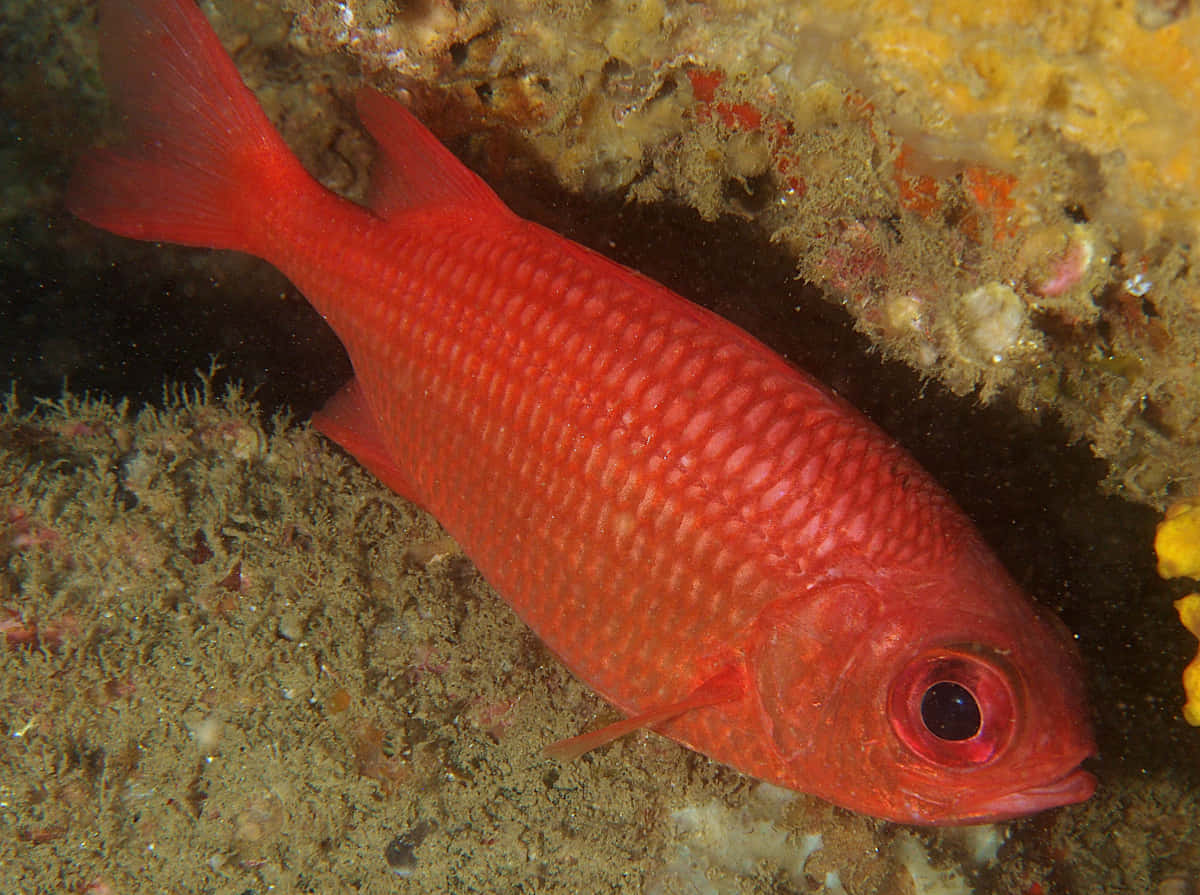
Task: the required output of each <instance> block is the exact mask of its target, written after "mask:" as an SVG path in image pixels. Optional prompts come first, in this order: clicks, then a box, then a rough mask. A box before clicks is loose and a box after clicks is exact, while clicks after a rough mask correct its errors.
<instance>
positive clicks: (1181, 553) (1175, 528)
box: [1154, 498, 1200, 578]
mask: <svg viewBox="0 0 1200 895" xmlns="http://www.w3.org/2000/svg"><path fill="white" fill-rule="evenodd" d="M1154 552H1155V553H1157V554H1158V574H1160V575H1162V576H1163V577H1164V578H1200V498H1192V499H1190V500H1181V501H1180V502H1179V503H1176V504H1173V505H1172V506H1171V507H1169V508H1168V509H1167V513H1166V515H1165V516H1164V517H1163V521H1162V522H1160V523H1158V531H1157V533H1156V534H1155V536H1154Z"/></svg>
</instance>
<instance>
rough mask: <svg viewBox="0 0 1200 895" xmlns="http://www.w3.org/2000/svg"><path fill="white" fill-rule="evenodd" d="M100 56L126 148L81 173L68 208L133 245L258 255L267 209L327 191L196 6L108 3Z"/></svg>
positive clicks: (93, 159)
mask: <svg viewBox="0 0 1200 895" xmlns="http://www.w3.org/2000/svg"><path fill="white" fill-rule="evenodd" d="M100 58H101V64H102V66H103V69H104V74H105V79H106V82H107V84H108V87H109V91H110V93H111V96H112V99H113V103H114V105H115V106H116V108H117V109H118V110H119V111H120V112H121V113H122V115H123V116H124V119H125V128H126V134H127V141H126V142H125V143H124V144H122V145H120V146H116V147H113V148H108V149H100V150H94V151H92V152H91V153H89V154H88V155H87V156H86V157H85V158H84V159H83V160H82V162H81V163H80V164H79V165H78V167H77V168H76V171H75V175H74V178H73V179H72V182H71V185H70V187H69V191H68V202H67V204H68V206H69V207H70V209H71V211H73V212H74V213H75V214H77V215H78V216H79V217H81V218H83V219H84V220H86V221H88V222H90V223H92V224H95V225H96V226H98V227H103V228H104V229H106V230H111V231H113V232H114V233H119V234H121V235H123V236H131V237H134V238H137V239H150V240H161V241H164V242H177V243H182V244H185V245H194V246H208V247H212V248H227V249H240V250H242V251H246V252H251V253H253V254H257V255H263V254H264V250H265V248H266V243H265V240H264V236H265V235H266V234H267V232H268V229H267V228H269V227H270V226H271V220H270V217H271V211H272V209H273V208H278V207H282V205H283V201H282V199H283V198H284V197H287V196H289V195H295V194H296V193H297V192H298V191H301V192H303V191H311V190H320V189H321V187H320V186H319V185H318V184H317V183H316V182H315V181H314V180H313V179H312V178H311V177H310V176H309V175H308V174H307V172H305V171H304V169H303V168H302V167H301V165H300V163H299V161H298V160H297V159H296V158H295V156H294V155H293V154H292V152H291V150H289V149H288V148H287V146H286V144H284V142H283V140H282V139H281V138H280V136H279V134H278V133H277V132H276V131H275V128H274V127H273V126H272V125H271V122H270V121H269V120H268V119H267V117H266V115H265V114H264V113H263V110H262V108H261V107H260V106H259V104H258V101H257V100H256V99H255V98H254V95H253V94H252V93H251V92H250V91H249V90H248V89H247V88H246V85H245V84H243V83H242V80H241V77H240V76H239V75H238V72H237V69H236V68H235V67H234V65H233V61H232V60H231V59H230V58H229V56H228V54H227V53H226V52H225V49H224V48H223V47H222V46H221V43H220V41H218V40H217V36H216V34H215V33H213V30H212V28H211V27H210V26H209V24H208V22H207V21H206V20H205V18H204V16H203V14H202V13H201V12H200V9H199V8H198V7H197V6H196V4H195V2H194V0H101V3H100Z"/></svg>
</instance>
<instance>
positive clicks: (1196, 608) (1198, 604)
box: [1175, 594, 1200, 727]
mask: <svg viewBox="0 0 1200 895" xmlns="http://www.w3.org/2000/svg"><path fill="white" fill-rule="evenodd" d="M1175 609H1176V611H1177V612H1178V613H1179V620H1180V621H1181V622H1183V626H1184V627H1185V628H1187V629H1188V630H1189V631H1191V632H1192V633H1193V634H1195V635H1196V636H1197V637H1200V594H1188V595H1187V596H1186V597H1184V598H1183V599H1182V600H1176V601H1175ZM1183 691H1184V693H1186V694H1187V703H1186V704H1185V705H1184V707H1183V718H1184V720H1185V721H1187V723H1188V724H1190V725H1192V726H1193V727H1200V652H1197V653H1196V658H1194V659H1193V660H1192V664H1190V665H1189V666H1188V667H1187V668H1185V669H1184V670H1183Z"/></svg>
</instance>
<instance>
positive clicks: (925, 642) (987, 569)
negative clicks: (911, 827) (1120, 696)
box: [748, 551, 1096, 825]
mask: <svg viewBox="0 0 1200 895" xmlns="http://www.w3.org/2000/svg"><path fill="white" fill-rule="evenodd" d="M975 554H978V555H975ZM764 621H765V622H766V626H765V627H764V628H761V629H760V634H761V635H762V636H761V637H760V638H759V639H758V640H757V642H756V645H755V648H754V649H753V650H752V652H751V653H750V655H749V656H748V658H749V663H750V667H751V674H752V675H753V677H754V680H755V683H756V690H757V696H758V699H759V706H760V710H761V712H762V720H763V723H764V725H765V726H766V728H767V736H768V737H769V738H770V740H771V741H772V745H773V748H774V750H775V757H776V759H777V762H778V766H779V767H781V768H783V770H782V771H781V773H780V774H779V777H780V779H779V781H778V782H781V783H783V784H784V785H788V786H791V787H793V788H795V789H799V790H802V791H805V792H811V793H814V794H816V795H819V796H822V797H824V798H826V799H828V800H829V801H832V802H834V803H836V804H839V805H842V806H843V807H846V808H849V809H851V810H854V811H858V812H861V813H864V814H870V815H874V816H877V817H883V818H887V819H889V820H895V821H898V822H901V823H910V824H925V825H952V824H977V823H986V822H992V821H999V820H1006V819H1009V818H1014V817H1022V816H1025V815H1029V814H1034V813H1037V812H1039V811H1042V810H1045V809H1048V808H1053V807H1057V806H1060V805H1067V804H1071V803H1074V802H1079V801H1082V800H1084V799H1086V798H1088V797H1089V796H1090V795H1091V794H1092V792H1093V791H1094V789H1095V786H1096V781H1095V778H1094V777H1093V776H1092V775H1091V774H1089V773H1088V772H1087V771H1084V770H1082V769H1081V768H1080V764H1081V762H1082V761H1083V760H1084V759H1085V758H1087V757H1089V756H1091V755H1093V754H1094V753H1095V751H1096V750H1095V744H1094V741H1093V737H1092V731H1091V725H1090V720H1089V716H1088V710H1087V704H1086V697H1085V689H1084V683H1083V670H1082V662H1081V659H1080V656H1079V654H1078V651H1077V649H1076V648H1075V644H1074V641H1073V639H1072V637H1071V635H1070V633H1069V632H1068V631H1067V630H1066V628H1065V627H1064V626H1063V625H1062V624H1061V623H1060V622H1058V620H1057V619H1055V618H1054V617H1053V616H1052V615H1051V614H1050V613H1048V612H1045V611H1042V610H1039V609H1038V608H1037V607H1036V606H1035V605H1034V604H1033V603H1031V602H1030V601H1029V600H1028V599H1027V598H1026V597H1025V596H1024V595H1023V594H1022V593H1021V592H1020V590H1019V588H1018V587H1017V585H1016V584H1015V583H1014V582H1013V581H1012V580H1011V578H1009V576H1008V575H1007V573H1006V572H1005V571H1004V570H1003V568H1001V567H1000V566H999V563H998V562H997V561H995V560H994V559H992V558H991V557H990V555H988V554H984V553H982V552H980V551H972V555H968V556H965V557H963V559H962V561H961V562H958V563H956V564H955V566H954V568H953V569H952V571H951V573H949V574H944V575H933V576H931V575H929V574H927V573H926V572H922V573H920V574H915V573H908V572H904V573H899V574H897V573H895V572H894V570H893V572H891V573H889V574H887V575H883V576H875V578H874V580H872V579H870V578H855V579H842V580H838V581H833V582H829V583H826V584H824V585H821V586H818V587H817V588H814V589H812V590H809V591H807V592H806V593H805V594H804V595H803V597H801V598H797V599H795V600H792V601H784V602H782V603H781V604H780V605H777V606H776V607H774V608H773V611H772V613H771V614H770V616H769V617H768V618H765V619H764Z"/></svg>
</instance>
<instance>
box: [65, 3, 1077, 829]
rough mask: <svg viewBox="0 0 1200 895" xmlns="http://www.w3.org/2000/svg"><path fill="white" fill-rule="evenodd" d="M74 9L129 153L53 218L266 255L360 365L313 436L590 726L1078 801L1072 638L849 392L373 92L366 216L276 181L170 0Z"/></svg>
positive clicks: (723, 753) (851, 776)
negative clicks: (495, 600)
mask: <svg viewBox="0 0 1200 895" xmlns="http://www.w3.org/2000/svg"><path fill="white" fill-rule="evenodd" d="M100 26H101V47H102V60H103V63H104V67H105V70H106V75H107V78H108V81H109V84H110V87H111V89H112V91H113V95H114V100H115V102H116V104H117V105H118V107H119V108H120V110H121V111H122V112H123V113H124V114H125V116H126V122H127V128H128V137H129V142H128V143H127V144H125V145H123V146H121V147H117V148H115V149H107V150H99V151H96V152H94V153H93V154H91V155H90V156H89V157H87V158H86V159H85V160H84V161H83V162H82V163H81V165H80V167H79V170H78V171H77V174H76V177H75V180H74V183H73V184H72V187H71V200H70V202H71V206H72V208H73V210H74V211H75V212H76V213H77V214H78V215H80V216H81V217H82V218H84V219H85V220H88V221H91V222H93V223H95V224H97V225H98V226H101V227H105V228H107V229H109V230H112V231H114V232H117V233H122V234H124V235H127V236H133V237H137V238H142V239H154V240H162V241H174V242H179V243H184V244H189V245H202V246H213V247H221V248H231V249H238V250H241V251H246V252H250V253H253V254H255V255H258V256H259V257H262V258H264V259H266V260H267V261H269V262H270V263H272V264H273V265H275V266H276V267H278V268H279V269H280V270H281V271H283V272H284V273H285V274H286V275H287V276H288V277H289V278H290V279H291V280H292V282H293V283H294V284H295V285H296V286H297V287H298V288H299V289H300V290H301V291H302V292H303V293H304V295H305V296H306V297H307V298H308V299H309V301H310V302H311V303H312V304H313V305H314V307H315V308H316V309H317V310H318V311H319V312H320V313H321V315H322V316H323V317H324V318H325V319H326V320H327V321H328V322H329V324H330V325H331V326H332V327H333V329H334V330H335V332H336V333H337V335H338V336H339V338H340V339H341V341H342V343H343V344H344V345H345V348H346V350H347V352H348V354H349V356H350V359H351V361H352V363H353V367H354V371H355V377H354V380H353V382H352V383H350V384H349V385H348V386H347V387H346V388H345V389H344V390H343V391H342V392H341V393H340V394H339V395H338V396H336V397H335V398H334V399H333V400H332V401H331V402H330V404H329V406H328V407H327V408H326V409H325V410H324V411H323V412H322V413H321V414H320V415H319V416H318V418H317V425H318V427H319V428H320V429H322V431H324V432H326V433H327V434H329V435H330V436H332V437H333V438H334V439H335V440H337V441H338V442H339V443H341V444H342V445H343V446H345V447H346V448H347V449H348V450H350V451H351V452H352V453H353V454H354V455H355V456H357V457H358V458H359V459H360V460H362V461H363V462H364V463H365V464H366V465H367V466H368V467H369V468H371V469H372V470H373V471H375V472H376V473H377V474H378V475H379V476H380V477H381V478H382V479H383V480H384V481H385V482H387V483H388V484H389V485H391V486H392V487H393V488H394V489H395V490H396V491H398V492H399V493H400V494H402V495H403V496H405V497H407V498H409V499H411V500H413V501H415V502H416V503H418V504H420V505H421V506H423V507H425V508H427V509H428V510H430V511H431V512H432V513H434V514H435V515H436V516H437V518H438V519H439V520H440V521H441V523H442V524H443V525H444V526H445V528H446V529H447V531H449V532H450V533H451V534H452V535H453V536H454V537H455V539H456V540H457V541H458V542H459V543H460V544H461V545H462V547H463V549H464V550H465V551H466V553H467V554H468V555H469V556H470V557H471V558H472V560H473V561H474V562H475V563H476V565H477V566H478V568H479V569H480V571H481V572H482V574H483V575H484V576H485V577H486V578H487V580H488V581H489V582H490V583H491V584H492V585H493V586H494V588H495V589H496V590H497V591H498V592H499V593H500V594H501V595H502V596H503V598H504V599H505V600H506V601H508V603H509V604H510V605H511V606H512V607H513V608H514V609H515V610H516V612H517V613H518V614H519V615H520V617H521V618H522V619H523V620H524V621H525V622H526V623H527V624H529V625H530V627H531V628H532V629H533V630H534V631H535V632H536V633H537V634H538V636H539V637H540V638H541V639H542V640H543V641H544V642H545V643H546V644H547V645H548V646H549V647H550V648H551V649H552V650H553V651H554V652H555V653H556V654H557V655H558V656H559V657H560V658H561V659H562V661H563V662H564V663H565V664H566V665H567V666H568V667H569V668H570V669H571V671H572V672H573V673H575V674H576V675H577V676H578V677H579V678H580V679H581V680H583V681H584V682H586V683H587V684H588V685H589V686H591V687H593V688H594V689H595V690H596V691H597V692H598V693H600V694H601V695H602V696H603V697H604V698H605V699H607V700H609V701H610V702H612V703H613V704H614V705H616V706H617V707H618V708H620V709H621V710H622V711H623V712H625V713H626V714H627V715H629V716H631V717H632V720H631V721H630V722H628V724H626V725H624V726H621V725H618V726H617V730H616V732H620V730H624V729H628V728H630V727H637V726H645V727H652V728H653V729H655V730H657V731H659V732H660V733H662V734H665V735H666V736H669V737H671V738H673V739H675V740H678V741H679V742H681V743H683V744H685V745H687V746H689V747H691V748H693V749H695V750H697V751H700V752H703V753H705V754H706V755H709V756H711V757H712V758H714V759H716V760H718V761H721V762H724V763H726V764H729V765H731V766H733V767H735V768H737V769H739V770H741V771H743V772H745V773H748V774H751V775H754V776H756V777H759V778H762V779H764V780H768V781H771V782H773V783H776V784H779V785H782V786H786V787H790V788H793V789H796V790H801V791H804V792H808V793H813V794H816V795H818V796H821V797H823V798H826V799H828V800H830V801H832V802H835V803H837V804H840V805H843V806H846V807H848V808H851V809H853V810H856V811H860V812H864V813H869V814H873V815H877V816H880V817H885V818H891V819H894V820H898V821H903V822H910V823H924V824H946V823H967V822H971V823H973V822H980V821H985V820H995V819H1001V818H1007V817H1013V816H1017V815H1022V814H1028V813H1032V812H1034V811H1038V810H1041V809H1044V808H1048V807H1053V806H1056V805H1060V804H1066V803H1070V802H1074V801H1078V800H1081V799H1084V798H1087V797H1088V796H1089V795H1090V794H1091V792H1092V790H1093V788H1094V785H1095V782H1094V780H1093V779H1092V777H1091V775H1089V774H1087V773H1086V772H1085V771H1083V770H1080V769H1079V764H1080V762H1081V761H1082V760H1083V759H1084V758H1085V757H1087V756H1088V755H1090V754H1091V753H1092V752H1093V751H1094V746H1093V743H1092V737H1091V732H1090V728H1089V725H1088V720H1087V709H1086V705H1085V699H1084V690H1083V684H1082V674H1081V670H1080V665H1079V660H1078V657H1077V655H1076V652H1075V650H1074V646H1073V643H1072V641H1071V639H1070V636H1069V635H1068V634H1066V632H1065V631H1064V630H1063V629H1062V628H1061V626H1059V625H1057V624H1056V623H1055V622H1054V621H1052V620H1049V619H1047V618H1046V617H1044V616H1043V614H1042V613H1040V612H1039V611H1038V610H1037V609H1036V608H1035V607H1034V606H1033V604H1032V603H1031V602H1030V601H1029V600H1028V599H1027V598H1026V597H1025V595H1024V594H1022V593H1021V592H1020V590H1019V588H1018V587H1017V586H1016V585H1015V584H1014V582H1013V581H1012V579H1011V578H1010V577H1009V575H1008V574H1007V573H1006V572H1005V570H1004V569H1003V568H1002V567H1001V565H1000V564H999V562H998V561H997V560H996V559H995V558H994V557H993V556H992V554H991V553H990V551H989V550H988V549H987V548H986V547H985V545H984V544H983V542H982V540H981V538H980V536H979V535H978V534H977V533H976V531H975V530H974V528H973V527H972V525H971V524H970V522H969V521H968V520H967V519H966V518H965V517H964V516H963V514H962V513H961V512H960V511H959V509H958V508H957V507H956V506H955V505H954V503H953V501H952V500H951V499H950V498H949V497H948V496H947V495H946V494H945V493H944V492H943V491H942V489H941V488H940V487H939V486H938V485H937V484H936V483H935V482H934V481H933V480H932V479H931V478H930V476H929V475H928V474H927V473H926V472H925V471H924V470H922V469H921V468H920V467H919V466H918V464H917V463H916V462H915V461H914V460H913V459H912V458H911V457H910V456H909V455H908V454H907V453H905V451H904V450H903V449H901V448H900V447H899V446H898V445H897V444H896V443H895V442H893V441H892V440H891V439H890V438H889V437H888V436H886V435H885V434H884V433H883V432H882V431H880V430H879V429H878V428H876V427H875V426H874V425H873V424H872V423H870V422H869V421H868V420H867V419H866V418H864V417H863V416H862V415H861V414H860V413H858V412H857V411H856V410H855V409H854V408H853V407H851V406H849V405H848V404H847V403H846V402H845V401H843V400H841V399H840V398H839V397H837V396H836V395H834V394H833V393H832V392H831V391H830V390H829V389H827V388H826V387H824V386H823V385H821V384H820V383H818V382H817V381H815V380H814V379H812V378H811V377H809V376H808V375H806V374H804V373H802V372H801V371H799V370H797V369H796V368H794V367H792V366H791V365H789V364H788V363H786V362H785V361H784V360H783V359H781V358H780V357H779V356H777V355H776V354H774V353H773V352H771V351H770V350H769V349H768V348H766V347H765V346H764V345H762V344H761V343H760V342H758V341H757V340H755V339H754V338H752V337H751V336H749V335H748V334H746V333H745V332H743V331H742V330H740V329H738V328H737V327H735V326H733V325H732V324H730V323H729V322H727V321H725V320H723V319H722V318H720V317H717V316H716V315H714V314H712V313H710V312H708V311H706V310H703V309H701V308H699V307H697V306H696V305H694V304H692V303H690V302H688V301H686V300H685V299H683V298H681V297H680V296H678V295H676V294H674V293H673V292H671V291H670V290H668V289H666V288H665V287H663V286H661V285H659V284H657V283H655V282H653V281H651V280H649V279H647V278H645V277H643V276H641V275H639V274H637V273H635V272H633V271H630V270H628V269H626V268H623V267H621V266H619V265H617V264H615V263H613V262H611V261H609V260H608V259H606V258H604V257H602V256H600V255H598V254H596V253H594V252H592V251H589V250H588V249H586V248H583V247H581V246H579V245H577V244H575V243H573V242H571V241H569V240H566V239H564V238H562V237H560V236H558V235H556V234H554V233H552V232H550V231H548V230H546V229H545V228H543V227H540V226H538V225H536V224H533V223H530V222H528V221H525V220H522V219H521V218H519V217H517V216H516V215H514V214H513V213H512V212H511V211H509V210H508V209H507V208H506V207H505V206H504V205H503V204H502V203H501V202H500V200H499V199H498V198H497V197H496V196H495V194H494V193H493V192H492V191H491V190H490V189H489V188H488V187H487V186H486V184H484V183H483V182H482V181H481V180H480V179H479V178H477V177H476V176H475V175H474V174H472V173H471V172H470V171H468V170H467V169H466V168H465V167H463V166H462V165H461V164H460V163H459V162H458V161H457V160H455V159H454V157H453V156H451V155H450V154H449V153H448V152H447V151H446V150H445V149H444V148H443V147H441V145H440V144H438V142H437V141H436V139H435V138H434V137H433V136H432V135H431V134H429V132H428V131H426V130H425V129H424V128H423V127H422V126H421V125H420V124H419V123H418V122H417V121H416V119H415V118H414V117H413V116H412V115H411V114H410V113H409V112H408V111H407V110H405V109H404V108H403V107H402V106H401V105H400V104H398V103H396V102H395V101H393V100H390V99H388V98H386V97H384V96H382V95H381V94H378V93H375V92H373V91H369V90H367V91H363V92H362V93H361V94H360V95H359V98H358V107H359V112H360V116H361V117H362V119H363V121H364V123H365V124H366V126H367V127H368V129H369V130H370V131H371V133H372V134H373V135H374V136H375V138H376V139H377V141H378V143H379V147H380V158H379V164H378V168H379V170H377V171H376V172H375V184H374V193H373V195H372V199H371V207H370V208H363V207H360V206H358V205H355V204H353V203H350V202H348V201H346V200H344V199H342V198H340V197H338V196H336V195H334V194H332V193H330V192H328V191H327V190H325V189H323V188H322V187H320V186H319V185H318V184H317V183H316V182H315V181H314V180H313V179H312V178H311V177H310V176H309V175H308V174H307V173H305V172H304V170H303V169H302V168H301V166H300V165H299V163H298V162H297V161H296V160H295V158H294V157H293V156H292V154H291V153H290V152H289V151H288V150H287V148H286V147H285V146H284V144H283V143H282V141H281V140H280V138H279V137H278V135H277V134H276V132H275V131H274V129H273V128H272V127H271V125H270V123H269V122H268V121H267V119H266V117H265V116H264V115H263V113H262V111H261V109H260V108H259V106H258V104H257V102H256V101H255V100H254V98H253V96H252V94H250V92H249V91H248V90H247V89H246V88H245V86H244V85H243V84H242V83H241V81H240V79H239V77H238V74H237V72H236V69H234V67H233V65H232V63H231V61H230V60H229V58H228V57H227V55H226V54H225V52H224V50H223V49H222V48H221V46H220V44H219V42H218V41H217V39H216V37H215V35H214V34H213V33H212V31H211V29H210V28H209V27H208V25H207V23H206V22H205V20H204V18H203V16H202V15H201V13H200V12H199V10H198V9H197V7H196V6H195V5H194V4H193V3H192V2H191V0H104V2H102V5H101V23H100ZM605 738H606V734H603V733H602V734H601V735H600V736H599V737H598V738H597V739H595V740H592V739H589V738H588V737H585V738H584V743H583V745H584V746H586V745H590V744H591V743H593V742H598V741H600V740H603V739H605Z"/></svg>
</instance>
